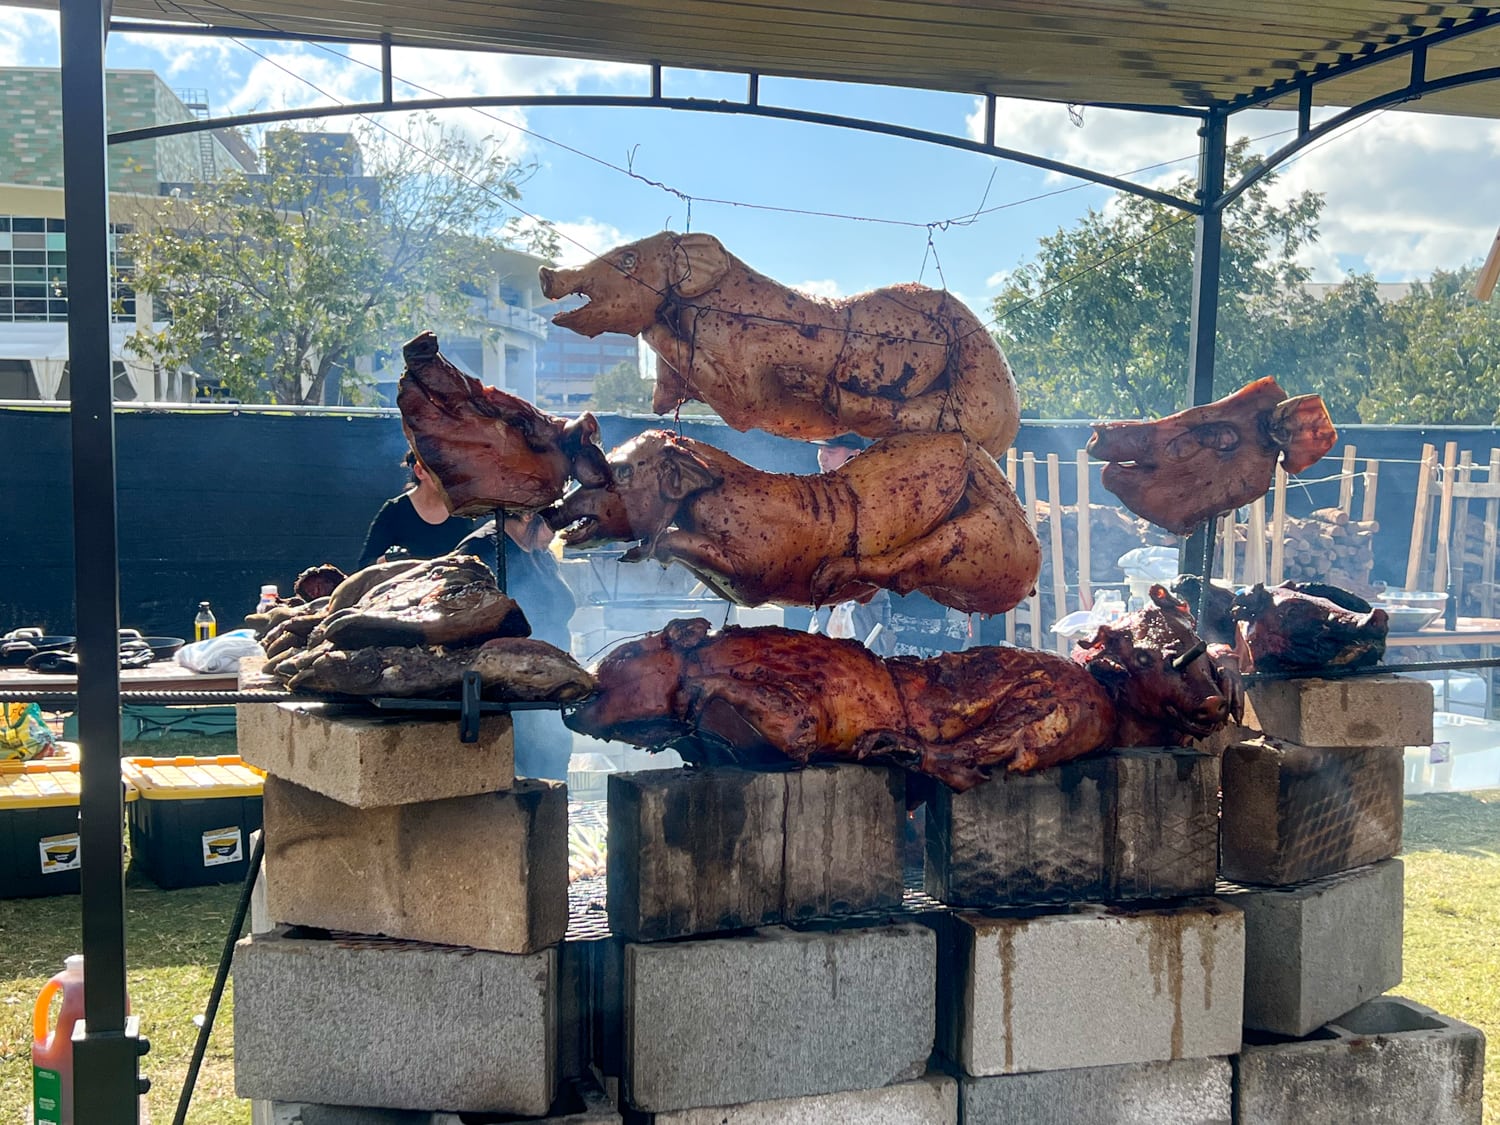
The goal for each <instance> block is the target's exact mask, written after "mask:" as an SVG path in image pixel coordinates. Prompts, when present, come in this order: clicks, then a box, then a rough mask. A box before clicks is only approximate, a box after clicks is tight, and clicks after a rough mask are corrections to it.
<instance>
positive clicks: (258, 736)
mask: <svg viewBox="0 0 1500 1125" xmlns="http://www.w3.org/2000/svg"><path fill="white" fill-rule="evenodd" d="M236 722H237V724H238V730H239V752H240V756H241V757H242V758H244V759H245V761H247V762H249V763H250V764H251V765H252V766H259V767H260V768H261V769H263V770H265V771H266V772H267V773H272V774H275V775H276V776H277V777H280V778H284V779H285V780H287V781H290V782H293V783H295V784H297V785H301V786H302V787H303V788H305V789H311V790H313V791H314V792H315V793H321V794H323V795H324V796H325V797H332V798H333V799H334V800H335V801H341V802H342V803H344V804H346V805H353V806H355V807H356V808H362V809H364V808H376V807H380V806H383V805H406V804H413V803H415V802H418V801H441V800H444V799H446V798H448V797H468V796H472V795H473V794H476V793H493V792H495V791H496V790H498V789H509V788H510V786H511V784H512V783H513V782H514V780H515V746H514V744H513V742H512V739H511V730H510V717H509V716H508V715H486V716H484V717H483V718H482V719H481V720H480V723H479V741H478V742H476V743H474V744H472V745H470V744H466V743H462V742H460V741H459V740H458V722H457V720H456V718H455V717H454V716H452V715H448V716H446V717H444V718H440V719H410V718H387V717H384V716H380V715H371V714H370V713H369V711H368V710H365V709H353V708H348V707H339V706H336V705H333V704H325V703H277V704H274V705H271V704H266V703H242V704H240V705H239V707H238V708H237V718H236Z"/></svg>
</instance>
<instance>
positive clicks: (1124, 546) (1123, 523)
mask: <svg viewBox="0 0 1500 1125" xmlns="http://www.w3.org/2000/svg"><path fill="white" fill-rule="evenodd" d="M1051 521H1052V505H1050V504H1048V503H1047V502H1046V501H1042V502H1040V503H1039V504H1038V505H1037V517H1036V533H1037V538H1038V539H1040V540H1041V541H1042V544H1043V545H1044V548H1045V549H1044V552H1043V559H1042V574H1041V577H1040V578H1039V579H1038V580H1037V585H1038V588H1039V589H1041V590H1042V591H1043V592H1044V594H1045V593H1048V592H1050V591H1051V590H1052V588H1053V587H1052V553H1051V543H1052V539H1051V529H1052V522H1051ZM1062 534H1063V574H1064V577H1065V578H1066V579H1067V581H1068V585H1069V586H1070V587H1071V586H1076V585H1077V583H1078V505H1076V504H1065V505H1063V506H1062ZM1176 544H1177V536H1175V535H1173V534H1172V533H1171V532H1168V531H1163V530H1162V529H1161V528H1159V527H1155V526H1153V525H1152V524H1149V523H1147V522H1146V521H1145V520H1143V519H1141V518H1140V517H1139V516H1133V515H1131V514H1130V513H1129V512H1128V511H1126V510H1125V509H1124V508H1121V507H1118V506H1116V505H1112V504H1090V505H1089V581H1090V583H1092V584H1094V585H1100V584H1106V585H1107V584H1111V583H1114V584H1118V583H1120V582H1123V581H1124V580H1125V575H1124V574H1123V573H1121V571H1120V567H1119V565H1118V563H1119V559H1120V556H1121V555H1123V554H1125V552H1127V551H1133V550H1135V548H1137V547H1151V546H1157V545H1166V546H1176Z"/></svg>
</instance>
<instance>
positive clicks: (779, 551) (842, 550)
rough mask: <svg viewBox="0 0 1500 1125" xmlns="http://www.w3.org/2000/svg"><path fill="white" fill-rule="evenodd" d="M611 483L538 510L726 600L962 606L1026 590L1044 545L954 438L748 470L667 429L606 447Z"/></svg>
mask: <svg viewBox="0 0 1500 1125" xmlns="http://www.w3.org/2000/svg"><path fill="white" fill-rule="evenodd" d="M609 470H610V480H609V483H608V484H606V485H603V486H596V487H592V488H590V487H582V486H581V487H579V488H577V489H575V490H573V491H572V492H571V493H569V495H568V496H567V497H566V498H565V499H564V500H563V502H562V503H561V504H560V505H558V506H557V507H556V508H554V509H550V510H549V511H547V512H546V513H544V515H545V517H546V519H547V521H548V523H549V524H551V525H552V526H553V527H554V528H559V529H564V530H563V540H564V542H566V543H568V544H569V545H571V546H584V545H588V544H592V543H600V542H605V541H609V540H639V541H640V542H639V545H638V546H636V547H634V548H632V549H631V550H630V551H629V552H627V554H626V556H625V557H626V558H627V559H631V560H639V559H646V558H650V559H655V560H656V561H658V562H661V563H663V564H666V563H669V562H673V561H676V562H680V563H682V564H683V565H684V566H686V567H687V568H688V569H689V570H691V571H692V572H693V573H694V574H696V575H697V576H698V577H699V578H701V579H702V580H703V582H704V583H705V584H706V585H707V586H708V587H710V588H711V589H713V590H714V591H716V592H717V593H719V594H721V595H722V596H724V597H726V598H729V599H730V600H732V601H736V602H740V603H741V604H746V605H759V604H762V603H765V602H778V603H781V604H786V605H820V604H829V603H834V602H839V601H847V600H851V599H867V598H869V597H870V596H872V595H873V594H874V592H875V591H876V590H877V589H881V588H884V589H889V590H894V591H896V592H897V593H901V594H907V593H911V592H912V591H921V592H923V593H925V594H927V595H928V596H930V597H932V598H933V599H935V600H936V601H938V602H941V603H942V604H944V605H947V606H951V607H952V608H954V609H958V610H960V611H962V612H965V613H1003V612H1005V611H1006V610H1008V609H1011V608H1012V607H1014V606H1015V605H1016V604H1018V603H1019V602H1020V601H1021V600H1022V599H1023V598H1025V597H1026V596H1028V595H1029V594H1030V592H1031V591H1032V589H1033V588H1034V587H1035V584H1036V578H1037V573H1038V571H1039V570H1040V568H1041V546H1040V544H1039V543H1038V542H1037V538H1036V535H1035V533H1034V532H1033V531H1032V529H1031V526H1030V524H1029V523H1028V521H1027V519H1026V513H1025V512H1024V511H1023V510H1022V508H1021V505H1020V503H1019V502H1018V501H1017V499H1016V495H1015V492H1014V491H1013V490H1012V488H1011V486H1010V482H1009V481H1007V480H1006V479H1005V476H1004V474H1003V473H1002V472H1001V471H1000V467H999V466H998V465H997V464H995V460H994V458H993V457H991V456H990V455H989V454H988V453H986V452H985V451H984V450H983V449H980V448H979V447H978V446H977V445H975V444H974V443H972V442H970V441H968V440H967V439H966V438H964V437H963V436H962V435H960V434H953V433H943V434H898V435H896V436H894V437H889V438H884V439H882V440H881V441H878V442H876V443H875V444H874V445H872V446H871V447H870V448H868V449H866V450H864V451H863V452H861V453H860V454H858V455H857V456H855V457H854V458H852V459H851V460H849V461H848V462H847V463H846V464H844V465H843V466H841V467H840V468H838V469H836V470H835V471H833V472H831V473H822V474H816V475H811V476H796V475H793V474H788V473H767V472H762V471H761V470H759V469H753V468H751V467H750V466H748V465H745V464H744V463H742V462H740V461H738V460H736V459H735V458H733V457H731V456H730V455H729V454H727V453H724V452H722V451H721V450H718V449H716V448H714V447H713V446H711V445H707V444H705V443H703V442H697V441H693V440H692V439H690V438H683V437H678V436H677V435H675V434H672V433H669V432H667V431H665V430H648V431H646V432H645V433H644V434H642V435H640V436H639V437H637V438H635V439H634V440H632V441H630V442H627V443H626V444H625V445H623V446H620V447H619V448H617V449H615V450H614V451H612V452H611V453H610V455H609Z"/></svg>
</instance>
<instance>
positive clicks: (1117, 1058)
mask: <svg viewBox="0 0 1500 1125" xmlns="http://www.w3.org/2000/svg"><path fill="white" fill-rule="evenodd" d="M944 925H945V926H948V927H951V931H950V933H951V936H952V938H953V942H954V945H953V957H952V959H951V961H950V960H949V958H948V957H947V955H946V950H945V956H944V959H943V960H944V962H947V963H950V964H951V965H952V972H953V976H952V978H951V980H950V979H949V978H948V977H947V976H946V975H945V978H944V980H943V983H942V987H941V989H940V991H941V993H942V995H943V1006H944V1014H943V1018H942V1023H941V1026H943V1027H944V1028H945V1029H946V1030H947V1032H948V1034H949V1036H950V1039H949V1041H948V1042H947V1043H946V1044H945V1049H946V1050H947V1051H948V1053H949V1054H950V1055H951V1056H952V1057H953V1059H954V1060H955V1061H956V1062H957V1063H958V1064H959V1065H960V1066H961V1067H962V1068H963V1070H964V1072H965V1073H966V1074H968V1075H970V1076H973V1077H984V1076H987V1075H994V1074H1017V1073H1020V1072H1023V1071H1032V1070H1061V1069H1067V1068H1071V1067H1099V1066H1110V1065H1114V1064H1118V1063H1135V1062H1154V1061H1156V1060H1159V1059H1183V1058H1206V1057H1210V1056H1216V1055H1228V1054H1230V1053H1232V1052H1233V1051H1235V1050H1237V1049H1238V1047H1239V1042H1240V1017H1241V1001H1242V988H1243V986H1244V957H1245V931H1244V917H1243V915H1241V913H1240V912H1239V911H1238V910H1237V909H1235V908H1234V907H1233V906H1228V905H1226V904H1224V903H1222V902H1219V901H1218V900H1216V899H1193V900H1188V901H1186V902H1184V903H1183V904H1182V905H1180V906H1178V907H1174V908H1172V909H1150V910H1133V911H1132V910H1124V909H1121V908H1118V907H1116V908H1106V907H1100V906H1075V907H1073V908H1072V909H1071V910H1069V911H1067V912H1064V913H1058V914H1044V915H1040V916H1037V915H1013V916H1007V917H987V916H984V915H980V914H968V913H965V914H956V915H954V916H952V918H951V919H950V920H949V921H947V922H945V923H944Z"/></svg>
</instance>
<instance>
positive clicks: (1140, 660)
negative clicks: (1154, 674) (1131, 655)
mask: <svg viewBox="0 0 1500 1125" xmlns="http://www.w3.org/2000/svg"><path fill="white" fill-rule="evenodd" d="M1155 663H1156V658H1155V657H1154V656H1152V655H1151V651H1150V650H1149V649H1142V650H1141V651H1140V652H1138V653H1136V654H1135V666H1136V667H1137V668H1149V667H1151V666H1152V665H1153V664H1155Z"/></svg>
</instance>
